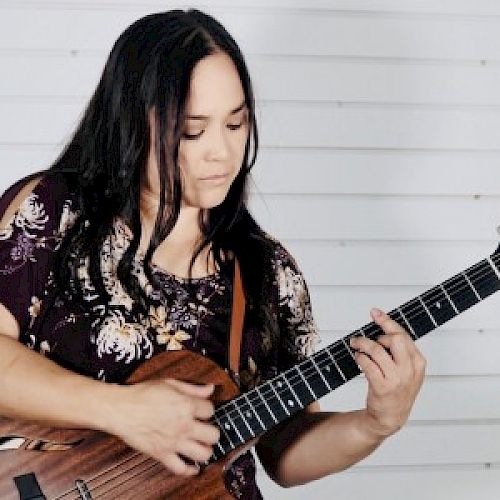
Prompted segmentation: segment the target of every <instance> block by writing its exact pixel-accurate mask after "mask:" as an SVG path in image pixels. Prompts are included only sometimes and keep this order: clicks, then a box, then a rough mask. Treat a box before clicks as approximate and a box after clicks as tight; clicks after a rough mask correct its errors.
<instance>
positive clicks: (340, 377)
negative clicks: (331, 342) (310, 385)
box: [311, 348, 346, 390]
mask: <svg viewBox="0 0 500 500" xmlns="http://www.w3.org/2000/svg"><path fill="white" fill-rule="evenodd" d="M311 357H312V358H314V359H315V360H316V361H315V362H316V366H317V367H318V368H319V369H320V371H321V374H322V375H323V377H325V380H326V381H327V382H328V386H329V387H330V388H331V389H332V390H333V389H336V388H337V387H339V386H341V385H342V384H343V383H344V382H345V381H346V378H345V377H344V374H343V373H341V371H340V369H339V367H338V366H337V363H336V362H335V360H334V359H333V357H332V355H331V354H330V352H329V351H328V348H325V349H322V350H321V351H319V352H317V353H316V354H313V356H311Z"/></svg>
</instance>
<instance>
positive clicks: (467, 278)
mask: <svg viewBox="0 0 500 500" xmlns="http://www.w3.org/2000/svg"><path fill="white" fill-rule="evenodd" d="M462 276H463V277H464V278H465V279H466V280H467V283H468V284H469V286H470V287H471V288H472V291H473V292H474V294H475V295H476V297H477V300H478V301H479V300H481V296H480V295H479V294H478V293H477V290H476V289H475V288H474V285H473V284H472V283H471V281H470V279H469V277H468V276H467V274H465V272H463V273H462Z"/></svg>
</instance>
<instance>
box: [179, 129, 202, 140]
mask: <svg viewBox="0 0 500 500" xmlns="http://www.w3.org/2000/svg"><path fill="white" fill-rule="evenodd" d="M203 132H204V131H203V130H202V131H201V132H199V133H198V134H187V133H184V134H182V137H183V139H187V140H188V141H194V140H195V139H198V137H200V136H201V134H203Z"/></svg>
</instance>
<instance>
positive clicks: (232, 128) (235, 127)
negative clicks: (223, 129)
mask: <svg viewBox="0 0 500 500" xmlns="http://www.w3.org/2000/svg"><path fill="white" fill-rule="evenodd" d="M242 125H243V122H241V123H237V124H228V125H227V128H228V129H229V130H238V129H239V128H241V126H242Z"/></svg>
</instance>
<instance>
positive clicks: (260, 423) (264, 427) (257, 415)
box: [244, 394, 268, 434]
mask: <svg viewBox="0 0 500 500" xmlns="http://www.w3.org/2000/svg"><path fill="white" fill-rule="evenodd" d="M244 396H245V399H246V401H247V404H248V406H249V407H250V410H251V411H252V412H253V414H254V415H255V417H256V418H257V420H258V421H259V425H260V430H258V431H257V434H259V433H260V432H262V431H267V429H268V427H266V426H265V424H264V422H263V421H262V419H261V418H260V415H259V412H257V411H255V408H256V407H255V406H254V405H253V404H252V403H251V402H250V400H249V399H248V396H247V394H244ZM246 411H248V410H246Z"/></svg>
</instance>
